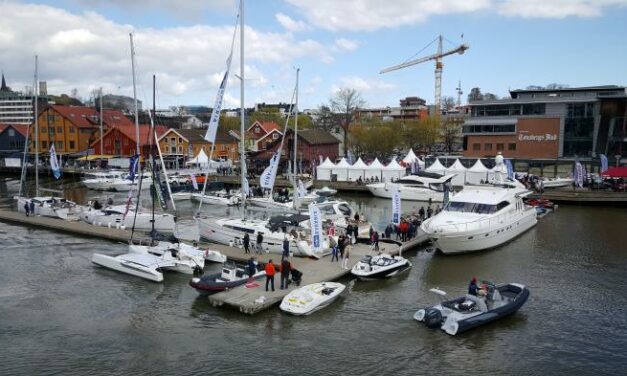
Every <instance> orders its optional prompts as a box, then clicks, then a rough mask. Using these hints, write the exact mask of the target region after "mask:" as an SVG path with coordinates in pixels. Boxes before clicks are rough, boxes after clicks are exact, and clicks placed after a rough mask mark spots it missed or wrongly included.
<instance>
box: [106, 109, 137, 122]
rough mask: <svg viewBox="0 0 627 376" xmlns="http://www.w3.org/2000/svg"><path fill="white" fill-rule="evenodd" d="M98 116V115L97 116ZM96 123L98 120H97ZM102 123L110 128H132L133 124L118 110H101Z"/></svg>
mask: <svg viewBox="0 0 627 376" xmlns="http://www.w3.org/2000/svg"><path fill="white" fill-rule="evenodd" d="M98 116H100V114H98ZM97 121H98V122H99V121H100V120H97ZM102 122H103V123H105V124H107V125H110V126H113V127H115V126H118V125H122V126H131V125H132V126H134V125H135V123H133V122H132V121H131V120H130V119H129V118H127V117H126V115H124V114H123V113H122V112H121V111H118V110H114V109H110V108H105V109H103V110H102Z"/></svg>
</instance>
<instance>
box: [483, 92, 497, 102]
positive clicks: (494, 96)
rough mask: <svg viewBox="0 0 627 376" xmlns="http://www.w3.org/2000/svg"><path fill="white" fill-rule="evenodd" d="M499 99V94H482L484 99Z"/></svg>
mask: <svg viewBox="0 0 627 376" xmlns="http://www.w3.org/2000/svg"><path fill="white" fill-rule="evenodd" d="M497 99H499V96H498V95H496V94H492V93H485V94H483V100H484V101H495V100H497Z"/></svg>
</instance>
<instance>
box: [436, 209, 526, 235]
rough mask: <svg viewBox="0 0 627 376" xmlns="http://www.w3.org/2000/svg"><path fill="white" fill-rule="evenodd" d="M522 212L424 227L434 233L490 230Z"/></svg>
mask: <svg viewBox="0 0 627 376" xmlns="http://www.w3.org/2000/svg"><path fill="white" fill-rule="evenodd" d="M525 209H526V208H525ZM522 213H524V211H523V212H520V211H514V212H507V213H501V214H499V215H497V216H490V217H488V218H478V219H475V220H472V221H468V222H463V223H450V224H444V225H431V223H427V224H426V226H425V227H426V230H428V232H430V233H434V234H437V233H441V232H444V231H446V232H459V233H463V232H471V231H477V230H485V229H486V228H487V229H490V230H491V229H492V228H494V227H497V226H499V225H501V224H503V223H505V222H507V221H508V220H510V219H511V218H512V217H517V216H520V214H522Z"/></svg>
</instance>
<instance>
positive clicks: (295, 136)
mask: <svg viewBox="0 0 627 376" xmlns="http://www.w3.org/2000/svg"><path fill="white" fill-rule="evenodd" d="M299 74H300V68H296V89H295V91H296V95H295V100H294V166H293V169H292V170H293V177H292V183H293V184H294V199H293V200H292V201H293V202H294V209H296V208H297V207H298V206H299V201H300V200H299V199H300V197H298V196H299V195H300V192H299V191H298V187H297V184H298V183H297V181H296V173H297V171H298V168H297V167H296V166H297V164H296V163H297V158H298V157H297V156H298V152H297V151H298V76H299Z"/></svg>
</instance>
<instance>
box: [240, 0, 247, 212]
mask: <svg viewBox="0 0 627 376" xmlns="http://www.w3.org/2000/svg"><path fill="white" fill-rule="evenodd" d="M239 9H240V19H239V23H240V27H239V33H240V44H239V50H240V52H239V76H240V127H239V129H240V146H239V147H240V158H239V164H240V172H241V175H242V181H241V186H242V204H243V205H245V204H246V192H244V186H245V181H246V150H245V147H244V140H245V136H244V132H245V131H246V130H245V129H244V121H245V116H244V111H245V109H244V0H240V1H239Z"/></svg>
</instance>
